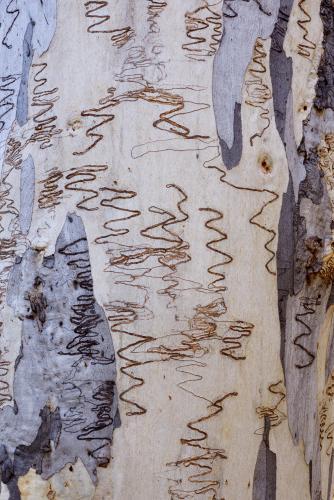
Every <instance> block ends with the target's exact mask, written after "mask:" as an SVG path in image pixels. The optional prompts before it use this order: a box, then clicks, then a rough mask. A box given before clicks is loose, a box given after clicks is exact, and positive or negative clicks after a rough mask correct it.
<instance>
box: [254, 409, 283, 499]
mask: <svg viewBox="0 0 334 500" xmlns="http://www.w3.org/2000/svg"><path fill="white" fill-rule="evenodd" d="M269 432H270V420H269V418H268V417H266V418H265V427H264V432H263V439H262V441H261V444H260V448H259V452H258V455H257V460H256V465H255V471H254V480H253V496H252V498H253V500H276V475H277V472H276V469H277V465H276V454H275V453H274V452H273V451H271V450H270V447H269Z"/></svg>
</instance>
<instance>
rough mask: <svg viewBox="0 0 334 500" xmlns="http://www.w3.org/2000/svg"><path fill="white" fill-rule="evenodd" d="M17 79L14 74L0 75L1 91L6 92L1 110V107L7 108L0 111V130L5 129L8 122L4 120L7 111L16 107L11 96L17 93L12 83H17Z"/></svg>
mask: <svg viewBox="0 0 334 500" xmlns="http://www.w3.org/2000/svg"><path fill="white" fill-rule="evenodd" d="M16 80H17V77H16V76H14V75H8V76H2V77H0V82H1V85H0V92H5V93H6V95H5V96H4V97H2V99H1V101H0V110H1V108H5V110H4V111H1V113H0V132H2V131H3V129H4V126H5V124H6V122H5V121H4V120H3V118H4V117H5V116H6V114H7V113H9V112H10V111H12V109H14V106H15V104H14V102H13V101H11V100H10V98H11V97H13V95H14V94H15V89H13V88H11V85H13V83H15V82H16Z"/></svg>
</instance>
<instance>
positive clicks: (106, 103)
mask: <svg viewBox="0 0 334 500" xmlns="http://www.w3.org/2000/svg"><path fill="white" fill-rule="evenodd" d="M137 100H143V101H146V102H149V103H151V104H161V105H165V106H169V107H171V108H172V109H169V110H168V111H163V112H161V113H160V114H159V119H158V120H155V121H154V122H153V127H155V128H157V129H158V130H162V131H166V132H169V133H172V134H175V135H177V136H180V137H183V138H184V139H209V138H210V137H209V136H202V135H199V134H195V135H192V134H191V131H190V129H189V128H188V127H186V126H185V125H182V124H180V123H178V122H177V121H176V120H175V117H176V116H183V115H187V114H191V113H195V112H197V111H202V110H205V109H208V108H209V107H210V105H209V104H205V103H197V102H192V101H189V100H187V101H185V100H184V98H183V97H182V96H181V95H179V94H175V93H172V92H170V91H169V90H166V89H157V88H155V87H152V86H147V85H145V86H144V88H143V89H142V90H133V91H128V92H125V93H123V94H119V95H116V96H115V88H113V87H110V88H109V89H108V96H106V97H104V98H102V99H100V100H99V106H98V107H96V108H90V109H88V110H84V111H82V112H81V116H83V117H92V118H101V119H102V120H101V121H99V122H98V123H97V124H95V125H93V126H92V127H90V128H88V130H87V131H86V137H87V138H90V139H93V142H92V143H91V144H89V146H87V147H86V148H85V149H83V150H82V151H75V152H74V153H73V155H84V154H86V153H88V151H90V150H91V149H93V148H94V147H95V146H96V145H97V144H98V143H99V142H100V141H101V140H102V139H103V138H104V135H103V133H101V132H96V130H97V129H99V128H100V127H102V126H103V125H106V124H107V123H109V122H111V121H113V120H114V118H115V115H114V114H112V113H110V112H109V113H107V112H106V110H107V109H109V108H113V107H115V106H118V105H120V104H121V103H122V102H134V101H137ZM186 104H192V105H194V106H195V107H196V109H194V110H192V111H185V105H186Z"/></svg>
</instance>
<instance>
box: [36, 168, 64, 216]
mask: <svg viewBox="0 0 334 500" xmlns="http://www.w3.org/2000/svg"><path fill="white" fill-rule="evenodd" d="M63 177H64V175H63V173H62V172H61V171H60V170H58V169H57V168H54V169H52V170H50V172H49V173H48V175H47V177H46V178H45V179H42V180H41V181H39V184H42V185H43V189H41V192H40V194H39V197H38V208H40V209H43V208H47V209H49V208H52V209H53V208H55V207H56V206H57V205H60V203H61V201H62V199H63V193H64V190H63V189H61V188H60V187H59V181H60V180H62V179H63Z"/></svg>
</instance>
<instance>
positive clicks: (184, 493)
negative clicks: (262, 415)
mask: <svg viewBox="0 0 334 500" xmlns="http://www.w3.org/2000/svg"><path fill="white" fill-rule="evenodd" d="M186 366H188V365H186ZM184 373H188V372H187V371H184ZM180 388H181V389H183V390H186V391H187V389H185V388H184V387H182V386H180ZM236 396H238V393H237V392H230V393H228V394H225V396H223V397H221V398H218V399H216V400H215V401H210V400H209V399H207V400H206V401H207V402H208V403H209V405H208V414H206V415H204V416H202V417H200V418H198V419H196V420H191V421H190V422H188V423H187V428H188V429H189V430H190V431H191V432H192V433H194V434H195V435H194V437H192V438H181V440H180V442H181V444H182V445H184V446H189V447H192V448H195V449H197V450H200V451H199V453H198V452H197V453H196V454H194V455H191V456H187V457H186V458H182V459H180V460H177V461H175V462H170V463H168V464H167V466H176V467H181V466H182V467H185V468H188V467H189V468H190V467H193V468H196V469H197V470H198V472H196V473H195V471H194V472H193V473H190V475H189V477H188V482H189V483H191V484H192V485H194V488H195V489H192V490H186V489H183V488H178V487H175V486H170V488H169V490H168V492H169V493H170V495H171V498H173V499H184V498H187V497H188V496H190V495H191V496H193V494H195V495H204V494H206V493H211V494H212V495H213V496H212V498H213V499H215V498H217V496H216V495H217V493H218V488H219V486H220V483H221V481H219V480H216V479H213V478H210V477H207V476H209V475H210V474H212V472H213V467H214V461H215V460H217V459H220V460H222V459H226V458H227V456H226V453H225V450H223V449H215V448H211V447H209V446H205V445H204V443H205V442H206V441H207V439H208V432H207V431H205V430H204V429H203V428H201V426H200V425H199V424H202V423H204V422H208V421H209V420H211V419H212V418H214V417H216V416H217V415H219V414H220V413H221V412H222V411H223V408H224V406H223V403H224V401H225V400H226V399H227V398H231V397H236ZM196 435H197V437H195V436H196Z"/></svg>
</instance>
